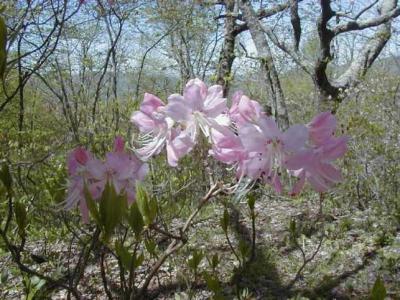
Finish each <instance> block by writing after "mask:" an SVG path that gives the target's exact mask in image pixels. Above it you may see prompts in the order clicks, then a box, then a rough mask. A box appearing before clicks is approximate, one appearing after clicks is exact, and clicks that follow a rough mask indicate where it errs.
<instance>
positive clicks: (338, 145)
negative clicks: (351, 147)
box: [322, 136, 348, 160]
mask: <svg viewBox="0 0 400 300" xmlns="http://www.w3.org/2000/svg"><path fill="white" fill-rule="evenodd" d="M347 141H348V137H346V136H342V137H339V138H335V137H333V138H331V139H330V140H328V141H327V142H326V143H324V144H323V145H322V153H323V154H322V155H323V159H325V160H334V159H337V158H340V157H342V156H343V155H344V154H345V153H346V152H347Z"/></svg>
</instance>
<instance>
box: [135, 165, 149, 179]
mask: <svg viewBox="0 0 400 300" xmlns="http://www.w3.org/2000/svg"><path fill="white" fill-rule="evenodd" d="M148 173H149V165H148V164H142V165H141V166H140V168H139V169H138V170H137V172H136V179H137V180H139V181H142V180H144V178H145V177H146V175H147V174H148Z"/></svg>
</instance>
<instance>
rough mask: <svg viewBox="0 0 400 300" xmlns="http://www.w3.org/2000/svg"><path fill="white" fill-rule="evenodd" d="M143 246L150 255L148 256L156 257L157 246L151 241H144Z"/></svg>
mask: <svg viewBox="0 0 400 300" xmlns="http://www.w3.org/2000/svg"><path fill="white" fill-rule="evenodd" d="M144 246H145V247H146V250H147V251H148V252H149V253H150V255H152V256H155V257H157V253H156V247H157V244H156V243H155V242H154V241H153V240H149V239H147V240H145V241H144Z"/></svg>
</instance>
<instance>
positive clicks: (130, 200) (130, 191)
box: [126, 187, 136, 205]
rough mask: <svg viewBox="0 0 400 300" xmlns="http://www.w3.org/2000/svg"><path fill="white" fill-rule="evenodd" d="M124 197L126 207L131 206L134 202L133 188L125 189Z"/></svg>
mask: <svg viewBox="0 0 400 300" xmlns="http://www.w3.org/2000/svg"><path fill="white" fill-rule="evenodd" d="M126 196H127V198H128V205H131V204H132V203H133V202H135V200H136V191H135V187H129V188H127V189H126Z"/></svg>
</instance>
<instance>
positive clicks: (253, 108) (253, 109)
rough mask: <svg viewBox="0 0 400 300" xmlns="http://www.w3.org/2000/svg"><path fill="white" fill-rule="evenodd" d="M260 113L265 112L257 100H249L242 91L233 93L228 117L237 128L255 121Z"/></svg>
mask: <svg viewBox="0 0 400 300" xmlns="http://www.w3.org/2000/svg"><path fill="white" fill-rule="evenodd" d="M262 115H265V113H264V112H263V111H262V107H261V105H260V104H259V103H258V102H257V101H255V100H251V99H250V98H249V97H247V96H246V95H244V94H243V92H242V91H237V92H236V93H235V94H233V96H232V106H231V108H230V109H229V117H230V118H231V120H232V122H233V123H234V124H235V125H236V126H237V127H238V128H240V127H242V126H243V125H246V124H248V123H249V122H250V123H256V122H257V121H258V119H259V118H260V117H261V116H262Z"/></svg>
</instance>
